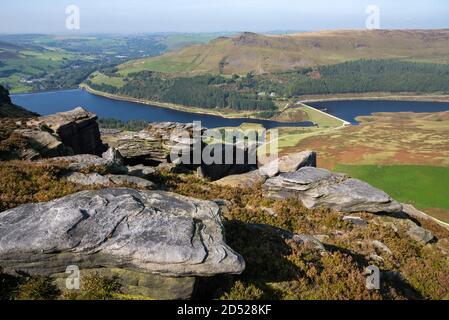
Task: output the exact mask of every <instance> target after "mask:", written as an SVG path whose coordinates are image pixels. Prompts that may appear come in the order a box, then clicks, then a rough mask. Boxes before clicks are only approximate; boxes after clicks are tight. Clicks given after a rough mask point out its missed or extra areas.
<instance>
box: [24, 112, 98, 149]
mask: <svg viewBox="0 0 449 320" xmlns="http://www.w3.org/2000/svg"><path fill="white" fill-rule="evenodd" d="M96 120H97V116H96V115H94V114H92V113H90V112H88V111H86V110H84V109H83V108H81V107H78V108H76V109H74V110H71V111H68V112H61V113H56V114H54V115H50V116H45V117H39V118H36V119H32V120H30V121H28V122H27V126H28V127H30V128H33V129H41V130H46V131H50V132H51V133H55V134H56V135H57V136H58V137H59V138H60V139H61V141H62V143H64V145H65V146H67V147H70V148H71V149H72V150H73V152H74V154H95V155H101V154H102V153H103V152H104V151H105V150H106V148H105V146H104V145H103V143H102V141H101V138H100V130H99V128H98V124H97V121H96Z"/></svg>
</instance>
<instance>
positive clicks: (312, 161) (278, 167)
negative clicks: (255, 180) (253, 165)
mask: <svg viewBox="0 0 449 320" xmlns="http://www.w3.org/2000/svg"><path fill="white" fill-rule="evenodd" d="M316 160H317V155H316V152H315V151H303V152H300V153H295V154H291V155H287V156H283V157H280V158H279V159H276V160H274V161H271V162H269V163H267V164H262V166H260V167H259V170H260V172H261V173H262V174H264V175H266V176H268V177H270V178H272V177H274V176H277V175H278V174H279V173H290V172H295V171H297V170H298V169H300V168H303V167H316Z"/></svg>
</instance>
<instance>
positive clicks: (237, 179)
mask: <svg viewBox="0 0 449 320" xmlns="http://www.w3.org/2000/svg"><path fill="white" fill-rule="evenodd" d="M266 179H267V177H266V176H264V175H262V174H261V173H260V172H259V170H255V171H251V172H248V173H244V174H237V175H232V176H227V177H225V178H222V179H220V180H217V181H215V182H213V184H216V185H219V186H222V187H232V188H253V187H254V186H256V185H257V184H262V183H264V182H265V180H266Z"/></svg>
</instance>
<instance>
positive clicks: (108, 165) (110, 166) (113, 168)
mask: <svg viewBox="0 0 449 320" xmlns="http://www.w3.org/2000/svg"><path fill="white" fill-rule="evenodd" d="M46 162H47V163H59V164H60V163H66V164H67V167H68V170H69V171H73V172H79V171H82V170H85V169H89V168H92V167H104V168H105V169H106V171H107V172H109V173H117V174H126V173H127V172H128V169H127V168H126V167H122V166H118V165H117V164H116V163H115V162H111V161H110V160H107V159H104V158H101V157H99V156H95V155H92V154H79V155H76V156H67V157H56V158H52V159H48V160H46Z"/></svg>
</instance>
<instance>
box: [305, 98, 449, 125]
mask: <svg viewBox="0 0 449 320" xmlns="http://www.w3.org/2000/svg"><path fill="white" fill-rule="evenodd" d="M309 105H310V106H312V107H314V108H316V109H319V110H322V111H324V112H327V113H329V114H332V115H334V116H336V117H338V118H340V119H343V120H346V121H348V122H350V123H352V124H357V123H358V122H357V120H356V118H357V117H358V116H368V115H370V114H372V113H375V112H440V111H448V110H449V103H448V102H420V101H412V102H409V101H388V100H371V101H368V100H345V101H323V102H315V103H309Z"/></svg>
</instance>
